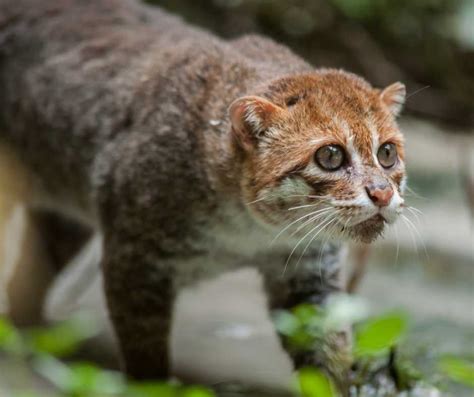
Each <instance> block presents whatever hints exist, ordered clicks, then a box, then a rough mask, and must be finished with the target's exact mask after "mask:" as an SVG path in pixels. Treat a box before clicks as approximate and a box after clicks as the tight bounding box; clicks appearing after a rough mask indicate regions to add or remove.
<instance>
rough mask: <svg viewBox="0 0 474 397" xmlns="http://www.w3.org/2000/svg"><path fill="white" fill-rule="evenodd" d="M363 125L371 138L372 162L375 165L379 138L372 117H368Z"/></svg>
mask: <svg viewBox="0 0 474 397" xmlns="http://www.w3.org/2000/svg"><path fill="white" fill-rule="evenodd" d="M365 124H366V126H367V129H368V130H369V131H370V135H371V138H372V158H373V160H374V162H375V163H377V151H378V148H379V145H380V137H379V131H378V128H377V125H376V123H375V119H374V117H373V116H372V115H369V116H368V117H367V119H366V123H365Z"/></svg>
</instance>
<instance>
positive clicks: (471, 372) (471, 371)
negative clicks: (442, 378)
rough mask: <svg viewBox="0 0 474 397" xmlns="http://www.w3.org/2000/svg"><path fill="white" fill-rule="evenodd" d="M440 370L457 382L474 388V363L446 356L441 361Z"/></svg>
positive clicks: (439, 363)
mask: <svg viewBox="0 0 474 397" xmlns="http://www.w3.org/2000/svg"><path fill="white" fill-rule="evenodd" d="M438 366H439V368H440V370H441V371H442V372H443V373H444V374H445V375H446V376H448V377H449V378H450V379H451V380H453V381H455V382H459V383H462V384H464V385H466V386H470V387H472V388H474V363H473V362H471V361H468V360H464V359H462V358H458V357H452V356H446V357H443V358H441V359H440V360H439V362H438Z"/></svg>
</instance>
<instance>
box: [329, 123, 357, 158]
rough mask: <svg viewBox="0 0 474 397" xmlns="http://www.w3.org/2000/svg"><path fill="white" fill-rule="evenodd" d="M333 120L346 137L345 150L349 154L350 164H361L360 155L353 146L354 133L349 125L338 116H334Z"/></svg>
mask: <svg viewBox="0 0 474 397" xmlns="http://www.w3.org/2000/svg"><path fill="white" fill-rule="evenodd" d="M334 121H335V122H336V123H337V125H338V128H339V129H340V130H341V131H342V133H343V134H344V137H345V138H346V151H347V153H348V154H349V157H350V159H351V162H352V164H353V165H354V166H356V167H357V166H360V165H362V157H361V155H360V153H359V152H358V151H357V150H356V148H355V146H354V134H353V133H352V131H351V128H350V127H349V123H348V122H347V121H346V120H341V119H338V118H335V119H334Z"/></svg>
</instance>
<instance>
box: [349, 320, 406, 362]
mask: <svg viewBox="0 0 474 397" xmlns="http://www.w3.org/2000/svg"><path fill="white" fill-rule="evenodd" d="M407 326H408V320H407V316H406V315H405V314H404V313H389V314H385V315H382V316H378V317H373V318H371V319H368V320H367V321H365V322H363V323H361V324H358V326H357V327H356V332H355V343H354V353H355V354H356V356H358V357H366V356H369V357H370V356H377V355H383V354H387V353H388V351H389V349H390V348H392V347H395V346H396V345H397V343H398V342H399V341H400V338H401V337H402V336H403V334H404V333H405V331H406V329H407Z"/></svg>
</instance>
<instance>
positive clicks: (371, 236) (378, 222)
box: [345, 214, 387, 243]
mask: <svg viewBox="0 0 474 397" xmlns="http://www.w3.org/2000/svg"><path fill="white" fill-rule="evenodd" d="M386 223H387V220H386V219H385V218H384V217H383V215H381V214H376V215H374V216H372V217H370V218H369V219H366V220H364V221H362V222H359V223H357V224H355V225H353V226H351V227H349V228H347V230H345V232H346V233H348V235H349V236H350V237H351V238H352V239H354V240H356V241H361V242H363V243H370V242H372V241H374V240H375V239H376V238H377V237H379V236H380V235H381V234H382V233H383V230H384V228H385V224H386Z"/></svg>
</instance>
